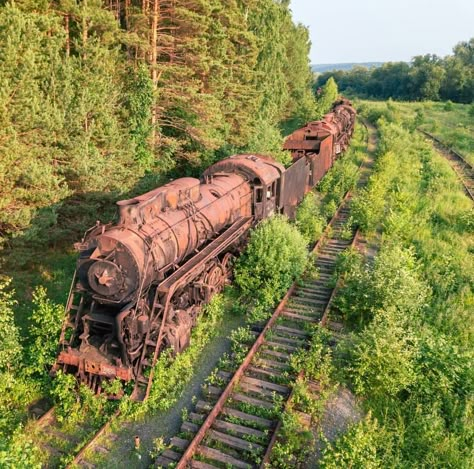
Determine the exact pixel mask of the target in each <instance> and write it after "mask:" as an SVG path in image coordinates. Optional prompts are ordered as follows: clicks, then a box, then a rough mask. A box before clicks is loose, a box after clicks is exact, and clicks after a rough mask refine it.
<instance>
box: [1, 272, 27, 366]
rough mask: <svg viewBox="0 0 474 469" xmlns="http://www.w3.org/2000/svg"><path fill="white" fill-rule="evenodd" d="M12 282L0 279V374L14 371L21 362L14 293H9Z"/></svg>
mask: <svg viewBox="0 0 474 469" xmlns="http://www.w3.org/2000/svg"><path fill="white" fill-rule="evenodd" d="M10 282H11V280H9V279H3V280H2V279H0V335H1V337H2V340H1V341H0V372H9V371H13V370H14V369H15V368H16V367H17V366H18V363H19V362H20V360H21V357H22V351H23V350H22V346H21V343H20V333H19V331H18V327H17V326H16V325H15V320H14V315H13V307H14V306H15V305H16V301H15V300H14V299H13V297H14V292H11V291H8V290H7V289H8V286H9V284H10Z"/></svg>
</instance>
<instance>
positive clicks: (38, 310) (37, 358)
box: [27, 287, 64, 376]
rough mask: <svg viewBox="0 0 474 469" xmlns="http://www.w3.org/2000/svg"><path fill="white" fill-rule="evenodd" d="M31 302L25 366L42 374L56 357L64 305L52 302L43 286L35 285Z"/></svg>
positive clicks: (30, 370) (33, 371)
mask: <svg viewBox="0 0 474 469" xmlns="http://www.w3.org/2000/svg"><path fill="white" fill-rule="evenodd" d="M33 304H34V305H35V309H34V311H33V313H32V315H31V318H30V321H31V325H30V328H29V337H30V344H29V345H28V348H27V361H28V365H27V366H28V371H29V372H31V373H35V374H38V375H40V376H41V375H43V376H44V375H45V374H46V373H47V372H48V371H49V368H50V367H51V366H52V365H53V363H54V361H55V359H56V355H57V344H58V341H59V333H60V332H61V326H62V323H63V316H64V307H63V306H62V305H58V304H55V303H53V302H52V301H51V300H50V299H49V298H48V297H47V292H46V289H45V288H44V287H37V288H36V289H35V291H34V292H33Z"/></svg>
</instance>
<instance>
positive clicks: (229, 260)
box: [221, 252, 235, 282]
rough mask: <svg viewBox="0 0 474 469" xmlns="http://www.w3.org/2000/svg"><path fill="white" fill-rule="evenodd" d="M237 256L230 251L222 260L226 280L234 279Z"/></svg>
mask: <svg viewBox="0 0 474 469" xmlns="http://www.w3.org/2000/svg"><path fill="white" fill-rule="evenodd" d="M234 261H235V256H234V255H233V254H232V253H230V252H228V253H226V254H225V255H224V257H223V258H222V261H221V266H222V269H223V271H224V276H225V280H224V281H226V282H230V280H231V279H232V267H233V266H234Z"/></svg>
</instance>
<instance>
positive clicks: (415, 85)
mask: <svg viewBox="0 0 474 469" xmlns="http://www.w3.org/2000/svg"><path fill="white" fill-rule="evenodd" d="M329 77H333V78H334V79H335V80H336V82H337V84H338V86H339V89H340V90H341V91H342V92H344V93H349V94H353V95H356V96H358V97H362V98H375V99H388V98H392V99H397V100H409V101H421V100H432V101H439V100H444V101H447V100H451V101H453V102H458V103H471V102H473V101H474V38H471V39H470V40H469V41H465V42H460V43H459V44H457V45H456V46H455V47H454V49H453V54H452V55H448V56H447V57H444V58H441V57H438V56H437V55H434V54H426V55H420V56H416V57H414V58H413V60H412V61H411V63H406V62H387V63H385V64H383V65H382V66H381V67H376V68H371V69H369V68H365V67H354V68H353V69H352V70H350V71H342V70H341V71H332V72H325V73H323V74H321V75H320V76H319V77H318V79H317V83H316V87H319V86H321V85H322V84H324V83H326V81H327V79H328V78H329Z"/></svg>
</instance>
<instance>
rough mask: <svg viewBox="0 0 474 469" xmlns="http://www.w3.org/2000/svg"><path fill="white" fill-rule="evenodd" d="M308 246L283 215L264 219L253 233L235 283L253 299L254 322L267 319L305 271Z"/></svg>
mask: <svg viewBox="0 0 474 469" xmlns="http://www.w3.org/2000/svg"><path fill="white" fill-rule="evenodd" d="M269 246H271V247H272V248H271V249H269ZM306 246H307V242H306V240H305V238H304V237H303V236H302V235H301V233H300V232H299V231H298V229H297V228H296V227H295V226H293V225H291V224H289V223H288V221H287V220H285V219H284V218H283V217H280V216H274V217H272V218H270V219H268V220H264V221H263V222H262V223H260V225H259V226H258V227H257V229H256V230H255V231H254V232H253V233H252V235H251V237H250V240H249V244H248V247H247V249H246V250H245V252H244V253H243V254H242V256H240V257H239V259H238V260H237V263H236V266H235V283H236V284H237V286H238V287H239V288H240V290H241V291H242V294H243V296H244V297H245V298H246V299H247V300H248V301H249V302H250V304H249V307H250V308H249V309H250V311H251V313H250V314H251V315H252V319H251V320H250V322H255V321H258V320H262V319H264V318H265V317H266V316H267V315H268V313H269V312H270V310H271V307H272V306H274V305H275V304H276V303H277V302H278V301H279V300H280V299H281V297H282V296H283V295H284V294H285V292H286V291H287V290H288V288H290V286H291V284H292V283H293V282H294V280H295V279H296V278H298V277H299V276H300V275H301V274H302V273H303V272H304V270H305V267H306V263H307V260H308V251H307V249H306Z"/></svg>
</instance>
